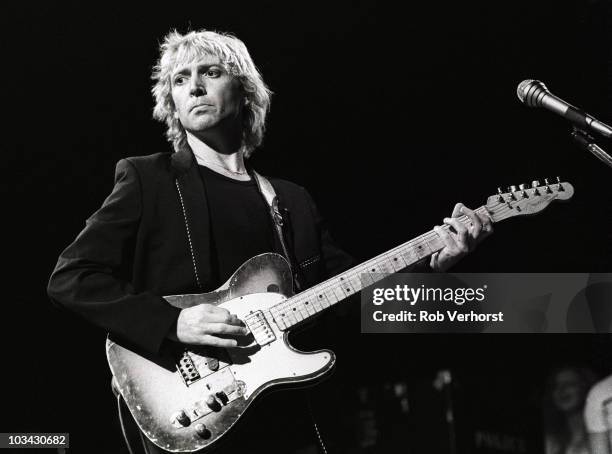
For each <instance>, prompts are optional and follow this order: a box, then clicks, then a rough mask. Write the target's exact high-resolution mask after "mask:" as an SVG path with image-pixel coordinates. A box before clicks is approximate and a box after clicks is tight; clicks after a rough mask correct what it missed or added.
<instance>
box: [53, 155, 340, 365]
mask: <svg viewBox="0 0 612 454" xmlns="http://www.w3.org/2000/svg"><path fill="white" fill-rule="evenodd" d="M270 181H271V183H272V185H273V186H274V189H275V190H276V192H277V194H278V196H279V199H280V203H281V206H282V207H283V208H285V209H286V210H287V211H286V213H287V215H288V216H289V223H288V224H289V225H290V226H291V232H290V234H289V235H288V236H290V237H291V238H289V240H290V241H289V244H290V248H291V249H292V252H293V254H294V260H295V262H296V263H297V264H299V268H300V270H301V271H302V273H301V274H302V279H303V281H304V282H303V284H305V287H309V286H312V285H314V284H315V283H317V282H319V281H321V280H323V279H324V278H327V277H330V276H333V275H335V274H337V273H339V272H341V271H343V270H345V269H347V268H348V267H349V266H350V265H351V264H352V259H351V257H350V256H349V255H347V254H346V253H345V252H343V251H342V250H340V249H339V248H338V247H337V246H336V245H335V244H334V242H333V240H332V238H331V236H330V235H329V232H328V230H327V229H326V227H325V224H324V223H323V221H322V219H321V217H320V215H319V214H318V212H317V209H316V207H315V205H314V203H313V201H312V199H311V197H310V196H309V195H308V193H307V192H306V190H305V189H304V188H302V187H300V186H297V185H295V184H293V183H290V182H288V181H284V180H278V179H271V180H270ZM183 208H184V209H183ZM210 241H211V236H210V220H209V217H208V207H207V200H206V194H205V189H204V185H203V184H202V180H201V177H200V174H199V171H198V168H197V164H196V162H195V158H194V156H193V154H192V153H191V152H190V151H184V152H178V153H157V154H154V155H150V156H143V157H132V158H127V159H122V160H121V161H119V162H118V163H117V167H116V171H115V186H114V188H113V191H112V193H111V194H110V195H109V196H108V198H107V199H106V200H105V201H104V203H103V205H102V207H101V208H100V209H99V210H98V211H96V212H95V213H94V214H93V215H92V216H91V217H90V218H89V219H88V220H87V222H86V226H85V229H84V230H83V231H82V232H81V233H80V234H79V235H78V236H77V238H76V239H75V240H74V242H73V243H72V244H71V245H70V246H68V247H67V248H66V249H65V250H64V251H63V252H62V254H61V255H60V257H59V260H58V262H57V265H56V267H55V270H54V271H53V274H52V276H51V279H50V282H49V286H48V294H49V296H50V297H51V299H52V300H53V301H54V302H55V303H57V304H59V305H61V306H63V307H65V308H67V309H69V310H72V311H74V312H76V313H77V314H79V315H81V316H82V317H84V318H86V319H87V320H89V321H90V322H92V323H94V324H95V325H97V326H99V327H101V328H103V329H104V330H106V331H108V332H110V333H111V334H112V335H113V336H114V337H115V338H116V339H118V340H123V341H125V342H128V343H129V344H131V345H133V346H135V347H138V348H142V349H144V350H145V351H148V352H152V353H155V352H158V351H159V348H160V347H161V344H162V342H163V340H164V338H165V337H166V335H167V333H168V331H169V329H170V328H171V326H172V325H173V323H174V322H175V321H176V318H177V317H178V313H179V312H180V310H179V309H177V308H174V307H173V306H171V305H170V304H168V303H167V302H166V301H165V300H164V299H163V298H162V295H172V294H183V293H199V292H201V291H202V290H201V289H200V286H201V287H202V289H203V290H204V291H210V290H214V289H213V288H211V278H212V275H213V270H212V269H211V261H210V257H211V255H210V250H211V244H210ZM190 243H191V247H190ZM278 249H279V251H280V247H279V248H278ZM192 250H193V252H194V254H193V256H192V254H191V251H192ZM194 264H195V266H194ZM195 269H197V274H198V276H197V278H196V273H195V271H194V270H195ZM198 280H199V282H200V286H199V285H198Z"/></svg>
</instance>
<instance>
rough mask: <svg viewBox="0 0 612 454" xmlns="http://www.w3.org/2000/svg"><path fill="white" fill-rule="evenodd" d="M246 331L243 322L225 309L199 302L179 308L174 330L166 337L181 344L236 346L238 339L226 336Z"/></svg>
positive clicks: (246, 332)
mask: <svg viewBox="0 0 612 454" xmlns="http://www.w3.org/2000/svg"><path fill="white" fill-rule="evenodd" d="M248 332H249V331H248V330H247V328H245V327H244V323H242V322H241V321H240V320H239V319H238V317H236V315H234V314H230V312H229V311H228V310H227V309H224V308H222V307H217V306H213V305H212V304H199V305H197V306H193V307H189V308H187V309H183V310H181V312H180V313H179V316H178V319H177V321H176V332H174V329H172V330H171V333H170V334H169V336H168V337H169V338H170V339H172V340H173V341H178V342H181V343H183V344H191V345H209V346H212V347H236V346H237V345H238V341H237V340H236V339H229V338H228V337H226V336H245V335H247V334H248Z"/></svg>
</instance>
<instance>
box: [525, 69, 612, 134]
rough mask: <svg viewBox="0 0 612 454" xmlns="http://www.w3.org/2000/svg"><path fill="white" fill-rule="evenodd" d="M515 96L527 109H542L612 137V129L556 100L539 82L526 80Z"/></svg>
mask: <svg viewBox="0 0 612 454" xmlns="http://www.w3.org/2000/svg"><path fill="white" fill-rule="evenodd" d="M516 95H517V96H518V98H519V99H520V100H521V102H522V103H523V104H526V105H528V106H529V107H543V108H545V109H548V110H550V111H552V112H554V113H556V114H557V115H561V116H562V117H564V118H566V119H568V120H569V121H571V122H573V123H575V124H576V125H577V126H578V127H580V128H583V129H590V130H591V131H595V132H597V133H599V134H601V135H602V136H604V137H608V138H611V137H612V127H610V126H608V125H607V124H605V123H602V122H601V121H599V120H597V119H596V118H593V117H591V116H590V115H589V114H587V113H586V112H583V111H582V110H580V109H578V108H576V107H574V106H572V105H571V104H570V103H568V102H565V101H563V100H562V99H560V98H557V97H556V96H555V95H553V94H552V93H551V92H550V91H548V88H546V85H544V83H542V82H540V81H539V80H531V79H527V80H524V81H522V82H521V83H520V84H519V86H518V88H517V89H516Z"/></svg>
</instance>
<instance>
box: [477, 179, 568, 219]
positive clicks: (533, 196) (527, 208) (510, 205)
mask: <svg viewBox="0 0 612 454" xmlns="http://www.w3.org/2000/svg"><path fill="white" fill-rule="evenodd" d="M544 182H545V184H543V185H540V182H539V181H534V182H533V183H532V184H531V186H527V185H523V184H521V185H520V186H519V187H516V186H510V188H508V191H507V192H502V190H501V189H499V188H498V190H497V194H496V195H492V196H491V197H489V198H488V199H487V205H486V207H487V210H488V211H489V214H490V215H491V218H493V221H495V222H498V221H502V220H504V219H507V218H510V217H513V216H522V215H526V214H535V213H539V212H540V211H542V210H543V209H544V208H546V207H547V206H548V205H550V203H551V202H553V201H554V200H569V199H571V198H572V196H573V195H574V187H573V186H572V185H571V184H569V183H568V182H566V181H561V180H560V179H559V177H557V181H556V183H549V182H548V179H545V180H544Z"/></svg>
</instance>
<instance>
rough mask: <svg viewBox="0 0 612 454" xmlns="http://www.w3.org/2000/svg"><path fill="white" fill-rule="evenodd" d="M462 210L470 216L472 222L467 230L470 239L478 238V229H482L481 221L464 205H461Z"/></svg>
mask: <svg viewBox="0 0 612 454" xmlns="http://www.w3.org/2000/svg"><path fill="white" fill-rule="evenodd" d="M462 211H463V214H465V215H466V216H467V217H468V218H470V221H471V222H472V228H471V229H470V230H469V232H470V236H471V237H472V239H476V238H478V235H480V231H481V230H482V222H481V221H480V218H479V217H478V215H477V214H476V213H475V212H474V211H473V210H470V209H469V208H468V207H466V206H465V205H464V206H463V209H462Z"/></svg>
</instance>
